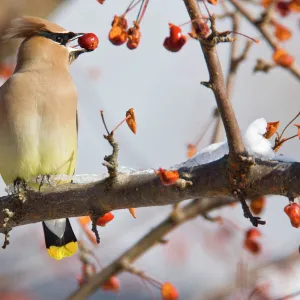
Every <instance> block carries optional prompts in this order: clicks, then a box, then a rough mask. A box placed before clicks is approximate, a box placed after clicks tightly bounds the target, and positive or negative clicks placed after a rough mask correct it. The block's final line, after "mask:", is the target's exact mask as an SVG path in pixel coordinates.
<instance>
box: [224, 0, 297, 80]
mask: <svg viewBox="0 0 300 300" xmlns="http://www.w3.org/2000/svg"><path fill="white" fill-rule="evenodd" d="M229 2H230V3H231V4H232V5H233V6H234V7H235V8H236V9H237V10H238V11H239V12H240V13H241V14H242V15H243V16H244V17H245V18H246V19H247V20H248V21H249V22H250V23H252V25H253V26H255V27H256V28H257V29H258V30H259V32H260V33H261V34H262V36H263V37H264V39H265V40H266V41H267V43H268V44H269V45H270V46H271V47H272V49H273V50H275V49H277V48H280V45H279V43H278V42H277V40H276V39H275V37H274V36H273V35H272V34H271V32H270V31H269V30H268V28H267V26H266V24H265V22H258V21H257V19H255V17H254V16H253V15H252V14H251V12H250V11H249V10H248V9H247V8H246V7H245V5H244V4H243V3H242V1H239V0H229ZM287 69H288V70H289V71H290V72H291V73H292V74H293V75H294V76H295V77H296V78H297V79H300V67H299V66H298V65H297V64H296V63H295V62H294V63H293V64H292V65H291V66H290V67H289V68H287Z"/></svg>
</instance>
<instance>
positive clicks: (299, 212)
mask: <svg viewBox="0 0 300 300" xmlns="http://www.w3.org/2000/svg"><path fill="white" fill-rule="evenodd" d="M284 212H285V213H286V214H287V215H288V216H289V217H291V216H299V217H300V206H299V204H298V203H290V204H288V205H287V206H286V207H285V208H284Z"/></svg>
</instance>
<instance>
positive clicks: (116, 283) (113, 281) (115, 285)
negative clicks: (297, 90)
mask: <svg viewBox="0 0 300 300" xmlns="http://www.w3.org/2000/svg"><path fill="white" fill-rule="evenodd" d="M101 288H102V290H104V291H114V292H118V291H119V289H120V280H119V279H118V278H117V277H116V276H111V277H110V278H109V279H108V280H107V281H106V282H104V284H103V285H102V287H101Z"/></svg>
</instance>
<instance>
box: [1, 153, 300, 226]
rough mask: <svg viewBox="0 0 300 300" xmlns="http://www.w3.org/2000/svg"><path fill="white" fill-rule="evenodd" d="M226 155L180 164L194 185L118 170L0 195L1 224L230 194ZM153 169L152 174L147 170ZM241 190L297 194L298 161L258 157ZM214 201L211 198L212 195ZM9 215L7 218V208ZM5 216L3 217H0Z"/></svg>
mask: <svg viewBox="0 0 300 300" xmlns="http://www.w3.org/2000/svg"><path fill="white" fill-rule="evenodd" d="M228 159H229V158H228V156H224V157H223V158H222V159H220V160H218V161H214V162H212V163H209V164H205V165H200V166H197V167H192V168H186V167H183V168H180V169H179V170H178V171H179V174H180V176H181V178H184V177H189V179H188V180H190V181H191V182H192V185H191V186H189V185H186V186H185V187H184V184H185V181H184V180H183V179H180V180H179V182H178V184H176V185H172V186H163V185H162V183H161V182H160V179H159V178H158V177H157V176H156V175H155V174H154V173H153V172H152V171H151V170H149V174H139V173H137V174H135V173H133V174H118V176H117V178H118V179H117V180H116V182H115V183H114V184H113V185H109V187H108V185H107V179H104V180H101V181H97V182H93V183H89V184H65V185H59V186H55V187H47V188H45V191H42V192H40V193H39V192H37V191H32V190H30V191H27V192H26V193H25V194H24V199H25V201H24V202H23V201H21V200H19V199H18V198H17V197H16V196H12V195H11V196H5V197H1V198H0V224H1V226H2V227H3V224H6V228H12V227H15V226H20V225H25V224H31V223H36V222H40V221H42V220H50V219H59V218H66V217H77V216H86V215H89V214H91V213H95V214H99V215H101V214H103V213H105V212H108V211H112V210H116V209H124V208H130V207H136V208H138V207H146V206H161V205H167V204H175V203H178V202H180V201H183V200H187V199H193V198H199V197H209V198H214V197H229V198H233V196H232V190H233V187H232V185H231V183H230V181H229V180H228V177H227V173H228V169H227V166H228ZM150 172H151V173H150ZM243 192H244V194H245V196H246V197H248V198H255V197H257V196H260V195H270V194H272V195H283V196H289V195H293V196H294V197H297V196H299V195H300V163H298V162H295V163H285V162H276V161H274V162H268V161H261V160H258V159H257V160H256V163H255V165H253V166H252V167H250V169H249V172H248V173H247V175H246V177H245V181H244V189H243ZM212 201H213V200H212ZM8 211H9V212H12V213H13V215H12V216H10V217H9V220H6V221H5V218H7V212H8ZM4 221H5V222H4Z"/></svg>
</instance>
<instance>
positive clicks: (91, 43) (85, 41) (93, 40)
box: [78, 33, 99, 50]
mask: <svg viewBox="0 0 300 300" xmlns="http://www.w3.org/2000/svg"><path fill="white" fill-rule="evenodd" d="M78 44H79V46H80V47H81V48H84V49H87V50H95V49H96V48H97V47H98V44H99V39H98V37H97V36H96V35H95V34H94V33H86V34H84V35H82V36H81V37H80V38H79V39H78Z"/></svg>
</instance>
